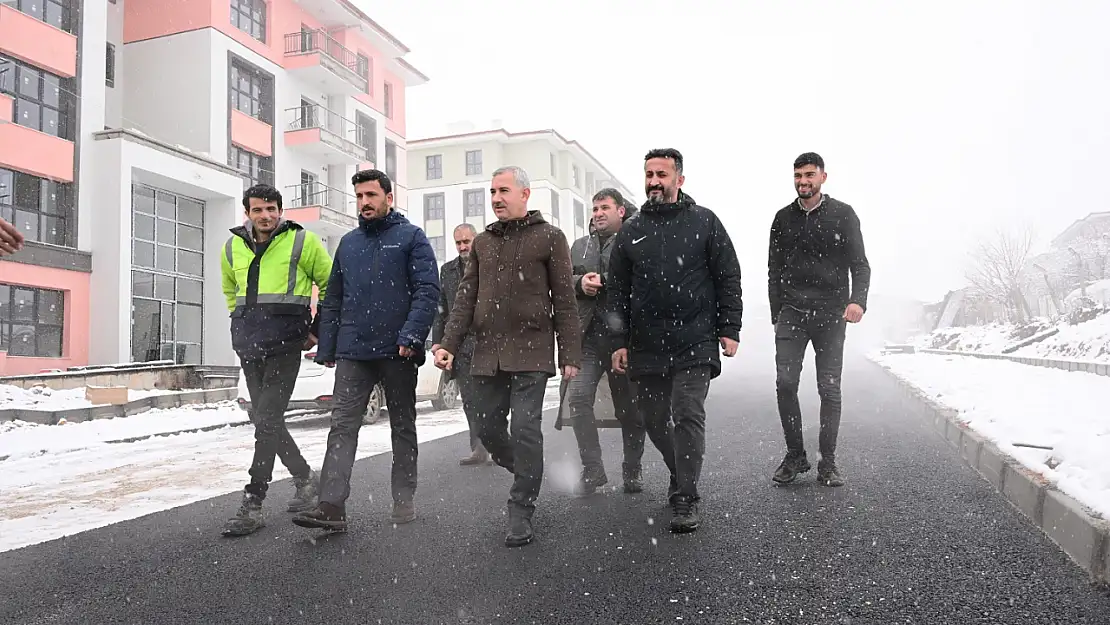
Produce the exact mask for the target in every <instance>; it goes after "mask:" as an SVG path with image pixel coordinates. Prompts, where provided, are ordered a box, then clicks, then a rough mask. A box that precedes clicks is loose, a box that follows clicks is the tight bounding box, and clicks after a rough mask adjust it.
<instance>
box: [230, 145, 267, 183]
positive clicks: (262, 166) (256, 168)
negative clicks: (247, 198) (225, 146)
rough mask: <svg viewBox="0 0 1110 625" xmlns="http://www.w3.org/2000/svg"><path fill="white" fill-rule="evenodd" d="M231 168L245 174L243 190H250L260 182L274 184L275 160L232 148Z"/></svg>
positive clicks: (238, 148)
mask: <svg viewBox="0 0 1110 625" xmlns="http://www.w3.org/2000/svg"><path fill="white" fill-rule="evenodd" d="M230 160H231V166H232V167H234V168H235V169H238V170H239V172H240V173H241V174H243V188H244V189H248V188H250V187H251V186H252V185H256V184H258V183H260V182H264V183H266V184H271V185H272V184H274V159H273V157H270V156H259V155H258V154H255V153H254V152H251V151H249V150H244V149H243V148H241V147H239V146H235V145H233V146H231V159H230Z"/></svg>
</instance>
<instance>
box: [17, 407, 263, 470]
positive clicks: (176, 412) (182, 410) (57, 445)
mask: <svg viewBox="0 0 1110 625" xmlns="http://www.w3.org/2000/svg"><path fill="white" fill-rule="evenodd" d="M246 420H247V413H246V412H245V411H243V410H242V409H241V408H239V407H238V406H236V405H235V403H234V402H231V401H224V402H220V403H218V404H190V405H186V406H181V407H179V408H166V409H160V408H155V409H151V410H147V411H146V412H140V413H138V414H133V415H130V416H127V417H114V418H111V419H94V420H92V421H84V422H82V423H66V424H64V425H38V424H32V423H27V422H25V421H12V422H10V423H7V424H4V423H0V458H3V457H5V456H7V457H8V460H18V459H20V458H26V457H31V456H38V455H41V454H44V453H53V454H57V453H63V452H68V451H78V450H82V449H88V448H89V447H93V446H96V445H107V444H108V441H118V440H122V439H127V438H134V437H138V436H150V435H152V434H164V433H168V432H180V431H182V430H191V429H197V428H204V427H211V426H216V425H224V424H227V423H238V422H242V421H246Z"/></svg>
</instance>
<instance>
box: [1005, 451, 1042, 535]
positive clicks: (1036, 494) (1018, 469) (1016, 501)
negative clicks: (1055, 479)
mask: <svg viewBox="0 0 1110 625" xmlns="http://www.w3.org/2000/svg"><path fill="white" fill-rule="evenodd" d="M1002 494H1004V495H1005V496H1006V499H1008V500H1009V501H1010V503H1011V504H1013V505H1014V506H1015V507H1016V508H1017V509H1018V510H1021V512H1022V513H1023V514H1025V516H1027V517H1029V519H1030V520H1031V521H1033V524H1034V525H1036V526H1037V527H1041V520H1042V519H1043V518H1044V501H1045V488H1044V485H1042V484H1041V483H1040V481H1039V480H1038V479H1037V478H1035V477H1033V475H1031V474H1030V473H1029V471H1028V470H1026V469H1025V468H1024V467H1022V466H1020V465H1018V464H1017V463H1016V462H1014V463H1011V464H1007V467H1006V477H1005V479H1004V480H1003V485H1002Z"/></svg>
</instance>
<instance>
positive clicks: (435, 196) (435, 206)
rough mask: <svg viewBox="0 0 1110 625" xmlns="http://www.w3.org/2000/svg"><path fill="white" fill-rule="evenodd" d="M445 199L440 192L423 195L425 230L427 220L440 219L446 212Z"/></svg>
mask: <svg viewBox="0 0 1110 625" xmlns="http://www.w3.org/2000/svg"><path fill="white" fill-rule="evenodd" d="M446 210H447V208H446V200H445V199H444V195H443V194H442V193H429V194H427V195H425V196H424V225H425V230H426V229H427V224H428V222H429V221H436V220H442V219H443V218H444V217H445V213H446Z"/></svg>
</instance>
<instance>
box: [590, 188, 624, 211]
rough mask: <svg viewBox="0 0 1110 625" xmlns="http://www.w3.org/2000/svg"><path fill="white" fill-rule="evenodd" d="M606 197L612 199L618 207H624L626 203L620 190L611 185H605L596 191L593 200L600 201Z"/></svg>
mask: <svg viewBox="0 0 1110 625" xmlns="http://www.w3.org/2000/svg"><path fill="white" fill-rule="evenodd" d="M607 198H608V199H610V200H613V203H614V204H616V205H617V206H618V207H624V206H626V205H627V204H628V203H627V202H626V201H625V199H624V196H623V195H621V192H620V191H617V190H616V189H614V188H612V187H606V188H604V189H602V190H600V191H598V192H597V193H595V194H594V200H593V201H595V202H600V201H601V200H604V199H607Z"/></svg>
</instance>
